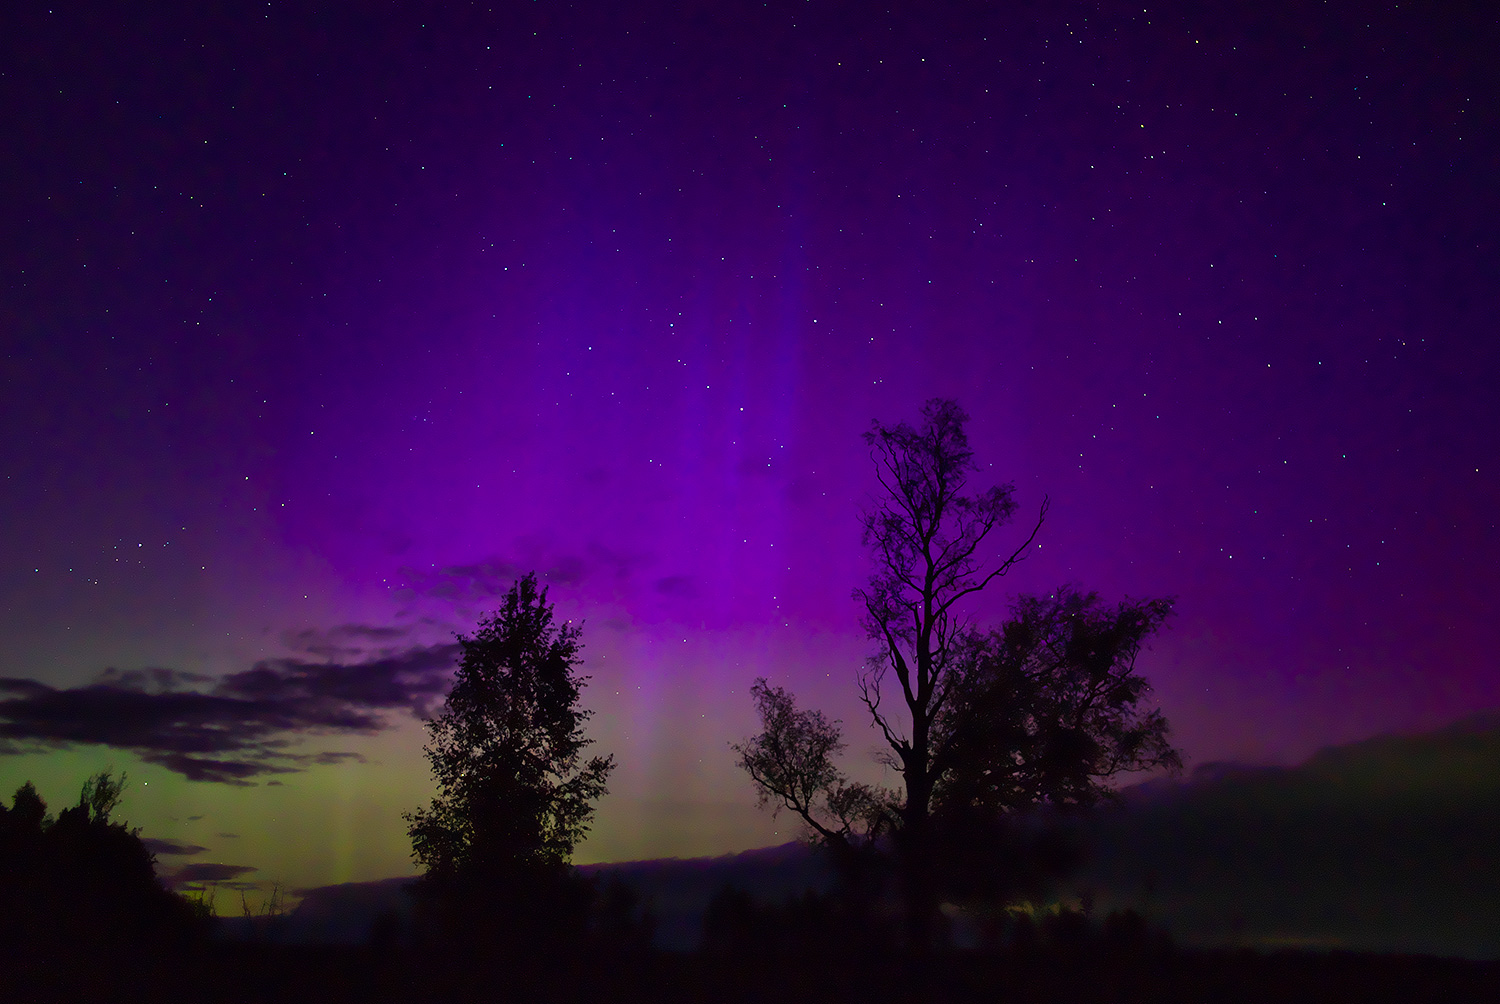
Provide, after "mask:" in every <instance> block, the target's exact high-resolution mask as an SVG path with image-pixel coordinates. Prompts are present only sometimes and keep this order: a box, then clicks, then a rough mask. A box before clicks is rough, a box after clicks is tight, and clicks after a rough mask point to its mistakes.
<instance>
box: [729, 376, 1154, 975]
mask: <svg viewBox="0 0 1500 1004" xmlns="http://www.w3.org/2000/svg"><path fill="white" fill-rule="evenodd" d="M922 416H923V423H922V425H921V427H920V428H913V427H912V426H910V425H908V424H906V423H901V424H899V425H896V426H883V425H881V424H879V423H878V422H877V423H875V424H874V425H873V426H872V428H871V430H870V431H869V432H868V433H866V435H865V442H866V443H867V444H868V445H869V447H870V451H871V457H872V460H873V461H874V463H875V470H876V476H877V478H878V480H879V484H880V493H879V495H878V497H877V498H876V500H875V502H874V504H873V505H872V506H871V507H870V508H869V509H867V510H865V511H864V512H863V513H862V515H861V523H862V526H863V530H864V534H863V540H864V543H865V545H866V546H867V547H869V548H870V550H871V552H872V555H873V558H874V563H875V570H874V573H873V574H872V575H871V577H870V580H869V582H868V584H867V585H866V586H865V587H864V588H861V589H857V590H855V594H854V595H855V597H856V598H857V599H858V600H859V601H861V604H862V606H863V612H862V618H861V622H862V626H863V627H864V628H865V631H866V633H867V634H868V636H869V637H870V638H871V639H872V640H873V641H875V642H876V644H877V646H878V651H877V654H876V655H874V656H872V657H871V659H870V660H869V662H868V663H867V665H866V667H865V669H864V670H863V671H862V672H861V673H860V675H859V677H858V681H857V682H858V687H859V694H860V698H861V700H862V702H863V703H864V705H865V708H866V709H867V710H868V712H869V714H870V718H871V720H872V722H873V723H874V725H875V726H876V728H877V729H878V730H879V732H880V734H881V736H882V737H883V738H884V740H885V743H886V745H887V747H888V749H887V750H885V751H884V752H883V753H882V755H881V760H882V762H884V763H886V764H887V765H888V766H890V767H891V768H893V769H894V770H895V771H897V772H898V773H899V774H900V775H901V778H902V781H903V788H904V790H903V791H902V792H901V793H900V794H899V795H898V794H895V793H882V792H878V791H875V790H873V789H869V788H867V787H864V786H858V785H851V784H850V783H849V782H848V781H847V780H846V779H845V778H844V776H843V774H842V773H840V772H839V771H838V770H837V769H836V768H835V767H834V765H833V761H832V758H833V757H834V756H835V755H836V754H837V753H838V752H839V751H841V750H842V748H843V741H842V738H841V733H840V731H839V729H838V723H836V722H833V723H831V722H829V721H827V720H826V719H825V718H824V717H823V716H822V715H821V714H820V713H818V712H807V711H800V712H799V711H797V710H796V708H795V704H794V702H793V699H792V697H791V695H789V694H787V693H786V692H785V691H782V690H780V689H779V688H770V687H769V686H768V685H766V683H765V681H758V682H757V687H756V689H755V690H754V691H753V694H754V696H755V698H756V701H757V706H758V710H759V711H760V714H761V724H762V729H763V730H762V732H761V733H760V734H759V735H757V736H755V737H753V738H751V739H749V740H747V741H746V742H744V743H742V744H738V745H736V746H735V747H734V748H735V750H736V752H737V753H738V754H739V762H740V765H741V767H742V768H744V769H745V770H746V771H747V772H748V773H749V774H750V777H751V778H752V780H753V781H754V782H755V784H756V785H757V787H758V789H759V792H760V796H761V799H762V802H763V803H764V802H766V801H771V802H773V803H774V804H776V805H777V806H779V807H785V808H788V809H791V810H792V811H794V812H796V813H798V815H800V816H801V817H802V818H803V820H804V821H805V822H806V823H807V824H808V826H809V828H810V829H811V830H812V831H813V832H814V833H816V834H817V835H818V837H819V838H820V839H821V840H822V841H823V842H824V843H826V844H829V845H831V846H834V847H839V846H847V845H849V844H850V843H851V842H852V841H851V836H852V835H856V834H857V833H863V834H865V835H866V836H878V834H879V833H880V832H881V830H882V829H885V830H888V831H889V832H890V833H891V834H892V836H893V837H894V847H895V849H896V852H897V860H898V864H899V866H900V875H901V892H902V896H903V900H904V908H905V914H906V918H907V936H908V939H909V941H910V942H911V943H912V944H913V945H914V946H917V947H920V946H924V945H926V944H927V943H928V942H929V941H930V940H931V937H932V933H933V930H934V923H935V920H936V917H937V906H938V903H939V902H940V899H941V897H943V896H944V895H949V894H955V895H960V894H963V893H964V892H968V893H975V892H977V891H979V888H980V887H981V886H982V887H984V888H988V889H991V890H993V891H998V890H999V889H1000V887H1001V885H1002V884H1003V883H1001V882H1000V876H998V875H996V874H995V872H996V868H995V867H994V866H993V865H991V866H990V867H989V868H988V872H989V873H990V874H989V876H988V877H987V878H986V879H985V880H984V882H982V883H979V884H978V885H976V884H975V883H974V882H972V881H970V880H971V879H972V878H973V877H974V876H975V875H977V874H979V873H977V872H973V871H971V870H969V869H968V868H963V867H956V866H957V865H959V864H964V865H967V864H970V863H972V862H974V861H976V860H978V859H981V858H984V859H987V860H989V861H991V862H993V861H994V860H995V858H996V857H997V856H998V855H997V854H996V853H995V852H996V851H998V850H1000V849H1002V848H1003V847H1004V846H1005V844H1004V843H1002V842H1001V841H1000V837H1001V836H1002V835H1003V831H1004V824H1005V823H1006V821H1007V817H1008V816H1009V815H1010V814H1011V813H1014V812H1015V811H1016V810H1018V809H1022V808H1026V807H1030V806H1035V805H1039V804H1054V805H1067V804H1084V803H1087V802H1089V801H1092V800H1094V799H1095V798H1097V797H1099V796H1100V795H1101V794H1102V793H1103V791H1104V790H1105V787H1104V784H1103V782H1104V780H1105V779H1107V778H1108V777H1110V776H1113V775H1114V774H1117V773H1119V772H1121V771H1130V770H1140V769H1145V768H1149V767H1155V766H1169V767H1170V766H1174V765H1177V764H1178V763H1179V762H1180V761H1179V758H1178V756H1177V754H1176V752H1175V751H1174V750H1173V749H1172V748H1171V746H1170V745H1169V744H1168V743H1167V741H1166V728H1167V726H1166V721H1165V719H1163V718H1162V717H1161V715H1160V714H1159V713H1156V712H1150V711H1144V710H1142V709H1141V708H1140V702H1141V701H1142V700H1143V698H1144V697H1145V695H1146V693H1147V690H1148V688H1147V685H1146V681H1145V680H1144V678H1142V677H1140V676H1137V675H1136V674H1135V673H1134V660H1135V656H1136V654H1137V653H1138V652H1139V650H1140V648H1141V645H1142V643H1143V642H1144V640H1145V638H1147V637H1148V636H1149V635H1150V634H1151V633H1153V632H1154V631H1155V630H1156V629H1157V628H1159V627H1160V626H1161V624H1162V622H1163V620H1164V619H1165V618H1166V616H1167V614H1168V613H1169V612H1170V608H1171V604H1170V601H1165V600H1152V601H1144V602H1135V601H1127V602H1126V603H1124V604H1122V605H1121V606H1120V607H1119V608H1118V609H1116V610H1113V611H1105V610H1104V609H1103V608H1101V607H1100V606H1099V604H1098V600H1097V598H1096V597H1094V596H1093V595H1092V594H1087V595H1085V594H1080V593H1078V592H1077V591H1074V590H1062V591H1060V592H1059V593H1058V594H1055V595H1054V596H1053V597H1050V598H1045V599H1038V598H1023V599H1021V600H1020V601H1019V602H1018V603H1017V605H1016V608H1015V611H1014V614H1013V616H1012V618H1011V620H1010V621H1009V622H1008V623H1007V624H1006V625H1005V627H1004V628H1002V629H1001V630H1000V631H998V632H993V633H990V634H984V633H981V632H980V631H978V630H977V629H976V627H975V626H974V624H973V623H971V622H970V621H969V620H968V619H967V618H966V617H965V615H964V612H963V609H962V605H961V604H962V601H963V600H964V599H965V598H966V597H969V596H972V595H973V594H975V593H978V592H980V591H982V590H983V589H985V588H986V587H987V586H989V585H990V584H991V583H993V582H994V581H995V580H996V579H997V578H999V577H1001V576H1003V575H1004V574H1005V573H1006V572H1007V571H1009V570H1010V569H1011V568H1012V567H1014V565H1015V564H1016V562H1018V561H1020V560H1021V559H1022V558H1023V557H1024V555H1025V552H1026V549H1027V548H1028V547H1029V546H1030V544H1031V543H1032V541H1033V540H1035V538H1036V535H1037V533H1038V531H1039V530H1040V529H1041V526H1042V523H1043V521H1044V519H1045V516H1046V510H1047V504H1046V502H1043V504H1042V507H1041V511H1040V512H1039V513H1038V515H1037V520H1036V523H1035V525H1034V526H1033V527H1032V529H1031V531H1030V533H1029V534H1028V535H1027V536H1026V538H1025V539H1024V540H1022V541H1021V542H1020V543H1019V545H1018V546H1016V547H1015V548H1014V549H1012V550H1010V551H1009V552H1008V553H1007V552H1000V553H996V554H994V555H993V556H991V555H990V553H989V552H990V551H991V550H992V544H991V535H992V534H993V532H994V531H996V530H997V529H999V528H1001V527H1003V526H1005V525H1006V524H1008V523H1009V522H1010V521H1011V520H1012V518H1013V517H1014V515H1015V512H1016V509H1017V505H1016V502H1015V499H1014V488H1013V486H1011V485H998V486H994V487H991V488H988V489H986V490H984V491H982V492H979V493H977V494H969V493H968V492H967V489H968V481H969V478H970V476H971V475H972V474H973V473H975V472H976V471H977V470H978V469H979V468H978V465H977V464H976V463H975V461H974V455H973V450H972V449H971V448H970V446H969V442H968V437H967V434H966V432H965V430H964V426H965V423H966V422H967V419H968V416H967V415H966V414H965V413H964V411H963V409H962V408H960V407H959V406H958V404H957V403H956V402H953V401H947V400H940V399H935V400H932V401H929V402H927V404H926V405H925V406H924V407H923V409H922ZM892 676H894V678H895V683H896V685H897V686H896V688H895V689H896V693H897V694H898V698H897V700H896V701H894V702H893V701H892V700H891V699H890V692H891V690H892V689H893V688H892V687H891V685H890V678H891V677H892ZM893 705H894V710H893ZM1064 857H1065V856H1064ZM1060 861H1061V858H1059V862H1060ZM1012 870H1013V871H1019V870H1017V869H1012ZM960 879H962V880H963V881H960ZM966 883H967V884H968V888H967V889H964V888H963V887H964V885H965V884H966Z"/></svg>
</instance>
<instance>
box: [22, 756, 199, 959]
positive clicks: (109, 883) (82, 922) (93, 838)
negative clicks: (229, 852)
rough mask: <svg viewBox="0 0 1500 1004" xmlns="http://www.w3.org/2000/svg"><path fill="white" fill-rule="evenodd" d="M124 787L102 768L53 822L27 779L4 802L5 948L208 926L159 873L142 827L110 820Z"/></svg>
mask: <svg viewBox="0 0 1500 1004" xmlns="http://www.w3.org/2000/svg"><path fill="white" fill-rule="evenodd" d="M124 790H125V777H124V776H123V775H122V776H121V777H120V778H119V779H118V780H116V779H115V778H114V777H113V775H112V774H111V772H109V771H102V772H100V773H98V774H95V775H93V776H92V777H90V778H89V779H88V780H87V781H85V782H84V784H83V789H82V791H81V793H80V795H79V799H78V804H77V805H74V806H70V807H69V808H66V809H64V810H62V811H61V812H60V813H58V815H57V818H56V819H52V818H50V817H49V816H48V814H47V805H46V803H45V802H44V801H43V800H42V798H41V796H40V795H38V794H37V791H36V788H35V786H33V785H32V784H31V782H29V781H28V782H27V783H25V784H23V785H22V786H21V787H20V789H19V790H17V791H16V794H15V797H14V799H13V800H12V804H11V807H10V808H9V809H6V808H5V806H4V805H3V804H0V945H4V946H8V947H10V948H13V949H20V948H25V947H28V946H29V947H38V946H45V947H47V948H48V949H52V950H56V949H63V950H66V949H69V948H72V949H75V950H79V951H83V950H89V951H92V950H94V949H98V948H108V947H121V946H127V945H131V944H137V943H139V942H141V941H143V940H146V939H157V940H159V939H161V938H162V937H164V936H166V937H183V936H189V935H192V934H193V933H195V932H197V931H199V930H201V929H202V928H203V926H204V924H203V920H204V918H202V917H198V916H196V915H195V912H194V910H193V909H192V907H191V905H190V904H189V903H188V902H187V901H186V900H185V899H183V898H182V897H181V896H179V895H177V894H175V893H173V892H170V891H169V890H167V889H166V888H165V887H164V886H163V885H162V884H161V882H160V880H159V879H158V878H157V876H156V869H155V859H154V857H153V856H152V854H151V852H150V851H149V850H147V849H146V846H145V844H144V843H142V841H141V839H140V835H139V831H138V830H132V829H130V828H128V827H127V826H126V825H125V824H124V823H119V822H115V821H113V820H112V819H111V818H110V815H111V813H112V812H113V811H114V809H115V808H116V807H117V806H118V804H119V802H120V799H121V796H122V795H123V793H124Z"/></svg>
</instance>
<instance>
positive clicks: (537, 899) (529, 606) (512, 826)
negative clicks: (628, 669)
mask: <svg viewBox="0 0 1500 1004" xmlns="http://www.w3.org/2000/svg"><path fill="white" fill-rule="evenodd" d="M580 633H581V632H580V629H579V628H578V627H577V626H575V625H573V624H568V623H564V624H562V625H556V624H555V623H554V615H553V609H552V607H551V605H549V604H548V602H547V593H546V590H544V589H543V590H538V588H537V581H536V576H535V575H534V574H527V575H525V576H523V577H522V578H521V579H519V580H518V581H517V582H516V583H515V584H514V585H513V586H512V587H511V589H510V590H509V592H507V593H506V595H505V598H504V600H503V602H502V603H501V606H500V608H499V610H497V611H496V612H495V613H494V614H493V615H492V616H490V617H488V618H486V619H484V620H482V621H481V622H480V625H479V629H478V631H476V632H475V634H474V636H473V637H464V636H459V639H458V641H459V645H460V647H461V649H462V655H461V658H460V662H459V668H458V672H457V674H456V678H455V681H454V684H453V688H452V690H451V691H450V692H449V694H448V698H447V701H446V704H445V706H444V710H443V713H442V714H441V715H439V716H438V717H437V718H436V719H434V720H432V721H431V722H429V723H428V725H427V728H428V733H429V736H430V741H429V743H428V744H427V746H426V747H425V748H424V751H425V752H426V754H427V759H428V760H429V761H430V762H431V764H432V771H433V774H434V775H435V777H436V778H437V783H438V795H437V797H435V798H434V799H433V800H432V804H431V805H430V806H429V807H428V808H425V809H418V810H417V811H415V812H412V813H408V814H407V815H406V817H405V818H406V819H407V820H408V821H409V823H410V824H411V825H410V829H409V832H410V835H411V840H412V855H413V857H414V858H415V859H416V860H417V862H418V863H419V864H420V865H422V867H423V868H424V869H425V871H426V888H427V890H428V892H429V894H430V898H432V899H436V900H438V901H442V902H445V903H446V904H447V908H448V912H449V913H450V914H451V913H453V912H454V910H455V909H456V910H457V913H459V914H462V915H464V919H463V920H462V923H463V924H464V925H465V926H468V927H470V928H471V929H472V927H473V925H474V924H475V922H476V919H477V918H478V917H479V916H484V917H487V918H488V919H489V920H490V921H494V922H505V923H507V924H508V925H509V926H511V927H514V928H517V929H522V928H524V929H529V930H530V931H531V932H532V933H534V934H540V933H541V931H542V929H544V928H550V927H555V926H556V924H558V923H564V921H565V920H566V918H576V917H577V916H581V911H582V910H583V909H584V908H585V907H586V906H587V901H588V890H587V889H586V888H585V887H583V886H582V885H581V884H580V883H579V882H577V881H573V880H572V876H571V871H570V866H569V864H568V862H569V858H570V857H571V855H572V853H573V848H574V846H575V845H576V843H577V842H578V841H579V840H580V839H582V837H583V836H584V835H585V834H586V833H587V832H588V828H589V820H590V819H591V817H592V816H593V813H594V806H593V803H594V802H595V801H596V800H597V799H598V798H600V797H601V796H603V795H604V794H605V793H606V791H607V788H606V780H607V779H608V777H609V774H610V772H611V771H612V770H613V769H614V758H613V757H612V756H609V757H598V756H596V757H592V758H590V759H588V760H587V761H585V760H584V759H583V751H584V750H585V749H586V748H587V747H588V746H589V745H590V744H591V743H592V740H590V739H588V738H587V737H586V736H585V734H584V725H585V723H586V722H587V720H588V718H589V715H590V712H587V711H583V710H580V709H579V708H578V706H577V705H578V699H579V693H580V691H581V689H582V687H583V685H584V683H585V681H586V680H587V678H586V677H583V676H580V675H579V674H578V673H577V672H576V669H577V666H578V664H579V661H580V660H579V655H578V652H579V648H580V643H579V636H580ZM523 909H524V910H525V912H526V916H527V922H526V924H525V925H517V924H510V923H509V922H510V921H514V920H516V919H517V916H518V911H521V910H523ZM544 915H545V916H544Z"/></svg>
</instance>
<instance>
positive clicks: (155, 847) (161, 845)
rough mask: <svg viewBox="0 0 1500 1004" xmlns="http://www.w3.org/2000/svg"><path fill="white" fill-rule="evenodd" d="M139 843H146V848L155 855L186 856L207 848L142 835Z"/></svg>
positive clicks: (200, 852) (199, 852)
mask: <svg viewBox="0 0 1500 1004" xmlns="http://www.w3.org/2000/svg"><path fill="white" fill-rule="evenodd" d="M141 843H143V844H145V845H146V850H148V851H150V852H151V853H152V854H155V855H156V856H157V857H184V858H186V857H192V856H193V855H194V854H202V853H203V852H204V851H206V850H208V848H207V847H199V846H198V845H197V844H184V843H182V842H180V841H177V840H163V839H162V838H160V837H142V838H141Z"/></svg>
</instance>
